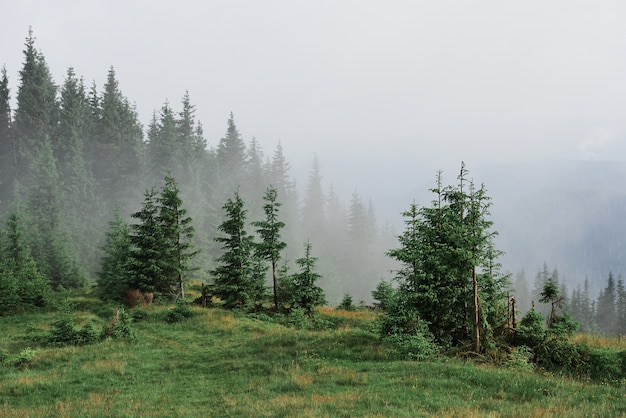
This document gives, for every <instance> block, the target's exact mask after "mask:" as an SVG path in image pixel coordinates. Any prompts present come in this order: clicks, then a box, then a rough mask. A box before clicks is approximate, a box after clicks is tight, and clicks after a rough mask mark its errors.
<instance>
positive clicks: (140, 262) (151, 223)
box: [128, 189, 168, 293]
mask: <svg viewBox="0 0 626 418" xmlns="http://www.w3.org/2000/svg"><path fill="white" fill-rule="evenodd" d="M156 199H157V192H156V191H155V190H154V189H150V190H146V191H145V193H144V201H143V204H142V208H141V210H140V211H138V212H135V213H133V214H132V217H133V218H135V219H137V220H138V223H137V224H133V225H132V226H131V235H130V242H131V244H132V252H131V254H130V257H129V260H128V268H129V270H130V272H131V274H132V276H131V278H130V282H129V285H130V286H129V287H130V288H131V289H139V290H140V291H141V292H144V293H145V292H154V291H155V290H157V288H158V287H159V281H160V280H161V278H163V277H165V269H166V265H165V260H167V259H168V257H167V252H168V246H167V242H166V239H165V235H164V231H163V228H161V224H160V221H159V206H158V203H157V200H156Z"/></svg>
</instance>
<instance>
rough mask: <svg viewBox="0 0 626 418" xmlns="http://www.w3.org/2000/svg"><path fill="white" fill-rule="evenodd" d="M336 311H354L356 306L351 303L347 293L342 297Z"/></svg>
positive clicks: (350, 297)
mask: <svg viewBox="0 0 626 418" xmlns="http://www.w3.org/2000/svg"><path fill="white" fill-rule="evenodd" d="M337 309H342V310H344V311H353V310H355V309H356V306H354V303H353V302H352V296H350V294H349V293H346V294H345V295H343V298H342V299H341V302H340V303H339V305H338V306H337Z"/></svg>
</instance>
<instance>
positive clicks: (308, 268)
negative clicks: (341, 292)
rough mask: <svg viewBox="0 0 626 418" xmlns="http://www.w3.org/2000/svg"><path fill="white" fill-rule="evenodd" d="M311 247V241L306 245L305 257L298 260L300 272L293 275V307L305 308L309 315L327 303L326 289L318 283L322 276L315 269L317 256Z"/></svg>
mask: <svg viewBox="0 0 626 418" xmlns="http://www.w3.org/2000/svg"><path fill="white" fill-rule="evenodd" d="M311 249H312V245H311V243H310V242H307V243H306V244H305V246H304V257H302V258H299V259H297V260H296V264H297V265H298V267H300V272H299V273H296V274H294V275H293V276H292V277H291V282H292V286H293V287H292V289H293V293H292V295H291V308H301V309H304V310H305V312H306V313H307V314H308V315H311V313H312V311H313V309H314V308H315V307H317V306H322V305H323V304H325V303H326V299H325V297H324V291H323V290H322V288H320V287H319V286H318V285H317V284H316V282H318V281H319V280H320V279H321V276H320V275H319V274H318V273H316V271H315V265H316V263H317V258H316V257H313V256H312V255H311Z"/></svg>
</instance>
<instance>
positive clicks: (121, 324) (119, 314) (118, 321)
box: [102, 308, 137, 342]
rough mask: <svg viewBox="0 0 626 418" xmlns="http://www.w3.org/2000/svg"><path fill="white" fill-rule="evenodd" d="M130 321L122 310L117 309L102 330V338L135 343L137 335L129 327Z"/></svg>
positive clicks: (128, 316)
mask: <svg viewBox="0 0 626 418" xmlns="http://www.w3.org/2000/svg"><path fill="white" fill-rule="evenodd" d="M132 320H133V319H132V318H131V317H130V315H128V313H126V311H125V310H124V309H123V308H120V309H118V310H117V311H116V312H115V316H114V317H113V319H112V320H111V322H110V323H109V325H108V326H107V327H106V328H105V329H104V330H103V332H102V335H103V337H105V338H112V339H114V340H125V341H130V342H134V341H136V340H137V334H136V332H135V330H134V329H132V328H131V326H130V324H131V322H132Z"/></svg>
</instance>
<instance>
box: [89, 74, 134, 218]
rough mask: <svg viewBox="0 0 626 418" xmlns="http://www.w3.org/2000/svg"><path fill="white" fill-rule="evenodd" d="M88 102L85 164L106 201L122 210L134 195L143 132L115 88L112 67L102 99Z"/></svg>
mask: <svg viewBox="0 0 626 418" xmlns="http://www.w3.org/2000/svg"><path fill="white" fill-rule="evenodd" d="M90 103H91V113H92V115H93V116H94V117H95V120H94V122H93V123H94V131H93V132H94V133H93V139H92V141H91V144H90V147H89V153H88V154H89V161H90V163H91V164H92V165H93V170H94V175H95V178H96V180H97V182H98V183H99V186H100V189H101V190H102V193H103V194H104V195H105V196H106V197H107V200H108V201H109V202H119V203H120V204H121V205H122V207H126V206H127V205H129V203H130V202H131V201H132V200H134V199H135V197H136V196H137V195H138V190H139V189H138V182H139V173H140V168H141V160H140V153H141V148H142V145H143V142H142V139H143V138H142V137H143V132H142V127H141V124H140V123H139V121H138V120H137V112H136V110H135V108H134V107H133V106H132V105H131V104H130V103H129V101H128V99H126V98H125V97H124V96H123V94H122V92H121V91H120V89H119V83H118V81H117V78H116V75H115V70H114V69H113V67H111V68H110V69H109V72H108V75H107V82H106V84H105V85H104V92H103V93H102V96H101V97H100V96H95V97H94V96H93V94H92V97H91V100H90ZM94 106H95V107H94Z"/></svg>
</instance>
